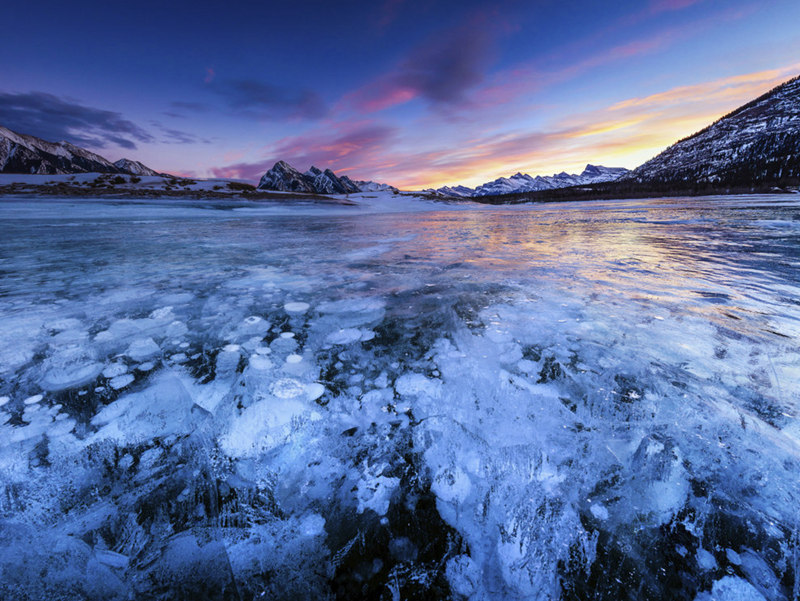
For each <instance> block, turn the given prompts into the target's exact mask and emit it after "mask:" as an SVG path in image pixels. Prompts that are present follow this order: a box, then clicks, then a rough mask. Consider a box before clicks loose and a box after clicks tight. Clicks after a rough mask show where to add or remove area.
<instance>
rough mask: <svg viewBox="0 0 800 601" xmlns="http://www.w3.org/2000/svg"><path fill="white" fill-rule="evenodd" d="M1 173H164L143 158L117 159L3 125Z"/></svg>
mask: <svg viewBox="0 0 800 601" xmlns="http://www.w3.org/2000/svg"><path fill="white" fill-rule="evenodd" d="M0 173H34V174H39V175H59V174H72V173H127V174H129V175H161V174H160V173H158V172H157V171H155V170H154V169H150V167H148V166H147V165H144V164H142V163H140V162H139V161H133V160H131V159H120V160H118V161H117V162H116V163H112V162H111V161H109V160H107V159H105V158H103V157H101V156H100V155H99V154H95V153H94V152H91V151H89V150H86V149H85V148H81V147H79V146H75V145H74V144H70V143H69V142H48V141H47V140H42V139H41V138H37V137H36V136H29V135H27V134H19V133H17V132H14V131H11V130H10V129H8V128H5V127H2V126H0Z"/></svg>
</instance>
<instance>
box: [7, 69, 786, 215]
mask: <svg viewBox="0 0 800 601" xmlns="http://www.w3.org/2000/svg"><path fill="white" fill-rule="evenodd" d="M88 172H99V173H125V174H131V175H137V176H142V175H164V174H161V173H158V172H157V171H155V170H154V169H151V168H149V167H147V166H146V165H143V164H142V163H140V162H138V161H133V160H130V159H120V160H119V161H117V162H116V163H111V162H110V161H108V160H106V159H105V158H103V157H102V156H100V155H98V154H95V153H93V152H90V151H88V150H85V149H83V148H80V147H78V146H75V145H73V144H70V143H69V142H58V143H54V142H47V141H45V140H42V139H40V138H37V137H34V136H29V135H25V134H19V133H16V132H13V131H11V130H9V129H7V128H5V127H0V173H28V174H46V175H55V174H74V173H88ZM787 185H788V186H794V185H800V77H796V78H794V79H792V80H790V81H787V82H786V83H784V84H781V85H779V86H778V87H776V88H774V89H772V90H770V91H769V92H767V93H766V94H764V95H763V96H760V97H759V98H756V99H755V100H753V101H752V102H748V103H747V104H745V105H744V106H742V107H740V108H738V109H736V110H735V111H733V112H731V113H729V114H728V115H725V116H724V117H722V118H721V119H719V120H717V121H716V122H715V123H713V124H711V125H709V126H708V127H706V128H705V129H703V130H701V131H699V132H697V133H696V134H694V135H692V136H689V137H688V138H685V139H683V140H680V141H678V142H676V143H675V144H673V145H672V146H670V147H669V148H667V149H666V150H665V151H664V152H662V153H661V154H659V155H658V156H656V157H654V158H653V159H651V160H649V161H647V162H646V163H644V164H643V165H641V166H640V167H638V168H636V169H635V170H633V171H629V170H627V169H624V168H613V167H602V166H597V165H587V166H586V168H585V169H584V170H583V172H582V173H580V174H568V173H563V172H562V173H558V174H555V175H551V176H531V175H528V174H523V173H516V174H514V175H512V176H510V177H501V178H498V179H496V180H494V181H491V182H487V183H485V184H483V185H481V186H478V187H477V188H468V187H466V186H453V187H448V186H445V187H442V188H438V189H436V190H434V189H429V190H425V192H427V193H430V194H436V195H438V196H446V197H463V198H467V197H469V198H474V199H476V200H478V199H480V200H481V201H482V202H507V201H515V202H520V201H524V200H533V199H549V198H552V199H568V198H592V197H597V198H600V197H611V196H627V197H635V196H652V195H657V194H659V193H678V192H680V193H687V194H703V193H719V192H730V191H747V190H756V189H758V190H764V189H767V190H769V189H770V187H780V186H787ZM258 189H259V190H262V191H279V192H300V193H312V194H350V193H355V192H376V191H382V190H393V191H396V190H397V189H396V188H394V187H392V186H389V185H387V184H380V183H376V182H371V181H361V180H352V179H350V178H349V177H348V176H346V175H342V176H337V175H336V174H335V173H334V172H333V171H331V170H330V169H325V170H324V171H323V170H321V169H318V168H316V167H311V168H310V169H309V170H308V171H306V172H305V173H301V172H300V171H298V170H297V169H295V168H294V167H292V166H291V165H289V164H288V163H286V162H285V161H278V162H277V163H275V165H274V166H273V167H272V168H271V169H270V170H269V171H267V172H266V173H265V174H264V176H263V177H262V178H261V181H260V182H259V184H258Z"/></svg>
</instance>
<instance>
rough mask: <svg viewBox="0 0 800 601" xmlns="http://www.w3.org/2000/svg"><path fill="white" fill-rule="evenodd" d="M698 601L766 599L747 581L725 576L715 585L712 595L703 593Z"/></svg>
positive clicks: (755, 600)
mask: <svg viewBox="0 0 800 601" xmlns="http://www.w3.org/2000/svg"><path fill="white" fill-rule="evenodd" d="M696 601H766V599H765V597H764V596H763V595H762V594H761V593H759V592H758V590H757V589H756V588H755V587H754V586H753V585H752V584H750V583H749V582H747V581H746V580H742V579H741V578H737V577H736V576H724V577H723V578H721V579H720V580H717V581H716V582H715V583H714V586H712V587H711V592H710V593H702V594H700V595H698V596H697V598H696Z"/></svg>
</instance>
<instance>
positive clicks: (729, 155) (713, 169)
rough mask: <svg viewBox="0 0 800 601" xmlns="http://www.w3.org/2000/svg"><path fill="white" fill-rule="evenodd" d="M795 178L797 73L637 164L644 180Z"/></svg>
mask: <svg viewBox="0 0 800 601" xmlns="http://www.w3.org/2000/svg"><path fill="white" fill-rule="evenodd" d="M797 178H800V77H796V78H794V79H791V80H789V81H787V82H785V83H783V84H781V85H779V86H778V87H776V88H773V89H772V90H770V91H769V92H767V93H766V94H764V95H763V96H760V97H759V98H756V99H755V100H753V101H751V102H748V103H747V104H745V105H744V106H741V107H739V108H738V109H736V110H735V111H733V112H732V113H729V114H728V115H726V116H724V117H722V118H721V119H719V120H718V121H716V122H715V123H713V124H711V125H709V126H708V127H706V128H705V129H703V130H701V131H699V132H697V133H696V134H694V135H692V136H689V137H688V138H685V139H683V140H680V141H679V142H677V143H675V144H673V145H672V146H670V147H669V148H667V149H666V150H665V151H664V152H662V153H661V154H659V155H658V156H656V157H655V158H653V159H651V160H649V161H647V162H646V163H644V164H643V165H641V166H640V167H637V168H636V169H635V170H634V171H633V172H632V173H631V174H630V175H628V176H627V177H626V178H625V179H626V180H633V181H638V182H642V183H650V184H684V185H685V184H686V183H691V184H695V183H710V184H720V185H740V184H744V185H753V184H759V183H761V184H771V183H775V184H781V183H783V182H787V181H791V180H796V179H797Z"/></svg>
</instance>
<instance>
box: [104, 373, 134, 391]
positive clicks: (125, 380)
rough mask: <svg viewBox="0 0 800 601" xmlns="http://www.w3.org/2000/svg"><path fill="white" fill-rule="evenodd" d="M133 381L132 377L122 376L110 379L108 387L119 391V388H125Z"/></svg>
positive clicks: (129, 375)
mask: <svg viewBox="0 0 800 601" xmlns="http://www.w3.org/2000/svg"><path fill="white" fill-rule="evenodd" d="M133 380H134V377H133V376H132V375H131V374H123V375H121V376H117V377H116V378H112V379H111V381H110V382H109V383H108V385H109V386H111V388H113V389H114V390H119V389H120V388H125V387H126V386H127V385H128V384H130V383H131V382H133Z"/></svg>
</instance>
